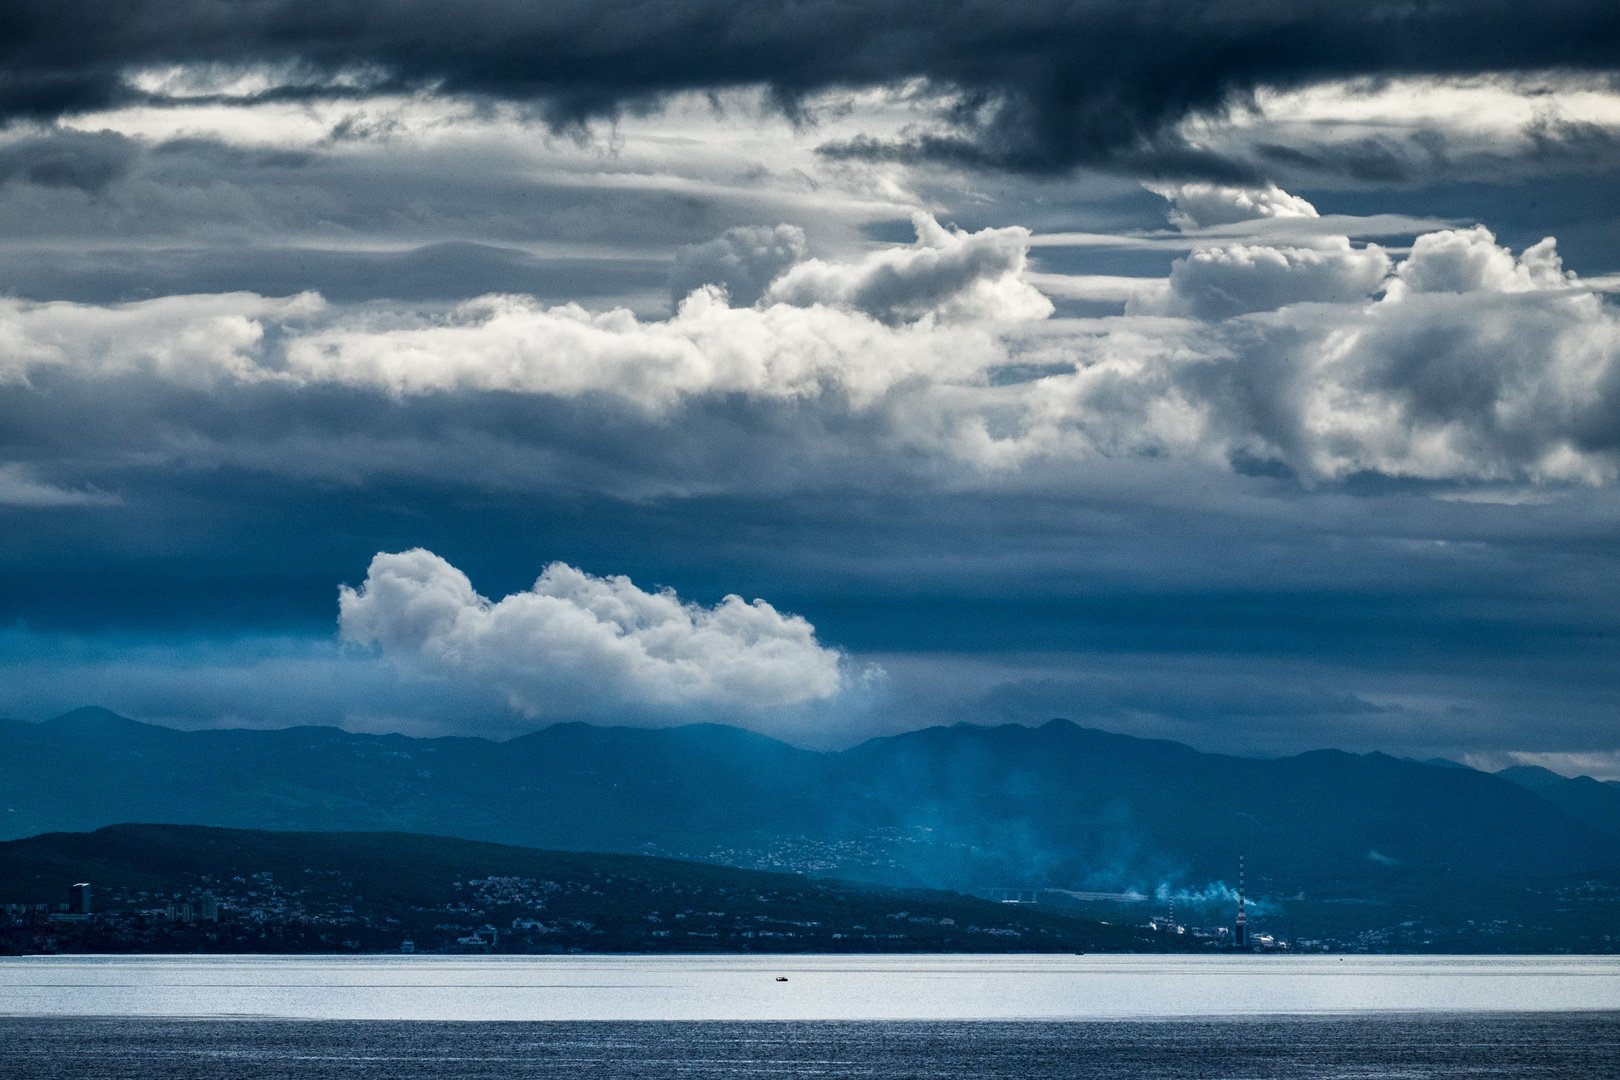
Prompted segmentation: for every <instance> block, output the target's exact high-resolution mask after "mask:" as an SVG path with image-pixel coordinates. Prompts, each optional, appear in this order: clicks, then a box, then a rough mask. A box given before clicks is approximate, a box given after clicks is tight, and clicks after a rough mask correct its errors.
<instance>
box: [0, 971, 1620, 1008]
mask: <svg viewBox="0 0 1620 1080" xmlns="http://www.w3.org/2000/svg"><path fill="white" fill-rule="evenodd" d="M779 977H785V978H786V979H787V981H786V982H780V981H778V978H779ZM1587 1010H1620V961H1615V960H1610V959H1604V958H1597V957H1574V958H1567V959H1566V958H1561V957H1559V958H1553V957H1427V956H1424V957H1418V956H1391V957H1346V958H1342V959H1341V958H1338V957H1331V956H1320V957H1317V956H1313V957H1299V958H1275V957H1196V958H1185V957H1161V956H1001V957H982V956H924V957H916V956H871V957H836V958H833V957H815V956H778V957H762V956H736V957H712V956H704V957H680V956H677V957H669V956H660V957H642V956H592V957H552V956H514V957H405V956H397V957H396V956H383V957H331V958H326V957H309V956H294V957H263V956H231V957H194V956H173V957H170V956H163V957H154V956H143V957H21V958H14V959H5V960H0V1015H10V1016H170V1017H277V1018H284V1019H320V1020H1022V1019H1030V1020H1085V1019H1106V1018H1130V1017H1171V1016H1186V1017H1193V1016H1265V1015H1278V1014H1320V1013H1356V1012H1414V1011H1427V1012H1547V1011H1552V1012H1570V1011H1587Z"/></svg>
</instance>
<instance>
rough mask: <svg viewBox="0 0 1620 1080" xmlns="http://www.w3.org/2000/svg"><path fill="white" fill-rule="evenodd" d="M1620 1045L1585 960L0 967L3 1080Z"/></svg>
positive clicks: (1250, 1065) (1591, 1067) (1278, 1066)
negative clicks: (783, 979) (783, 980)
mask: <svg viewBox="0 0 1620 1080" xmlns="http://www.w3.org/2000/svg"><path fill="white" fill-rule="evenodd" d="M779 978H786V980H787V981H786V982H781V981H778V980H779ZM1617 1046H1620V963H1616V962H1614V961H1610V960H1603V959H1595V958H1572V959H1565V958H1548V957H1489V958H1473V957H1470V958H1436V957H1372V958H1366V957H1363V958H1345V959H1342V960H1341V959H1339V958H1336V957H1309V958H1270V957H1246V958H1236V957H1200V958H1193V959H1189V958H1172V957H1130V956H1127V957H1089V956H1088V957H955V956H937V957H856V958H848V957H840V958H827V957H720V958H716V957H655V958H648V957H585V958H579V957H510V958H508V957H474V958H466V957H366V958H317V957H220V958H205V957H134V958H126V957H120V958H94V957H88V958H87V957H60V958H58V957H27V958H18V959H5V960H0V1077H3V1078H5V1080H68V1078H72V1080H86V1078H89V1080H151V1078H158V1077H161V1078H175V1080H281V1078H286V1080H428V1078H435V1080H485V1078H489V1080H494V1078H497V1077H499V1078H502V1080H509V1078H516V1080H523V1078H529V1077H536V1078H538V1077H548V1078H549V1077H570V1078H584V1080H665V1078H668V1080H677V1078H679V1080H710V1078H713V1080H721V1078H725V1080H735V1078H743V1077H806V1078H808V1077H817V1078H830V1080H844V1078H849V1080H855V1078H867V1080H911V1078H918V1080H920V1078H925V1077H926V1078H936V1077H937V1078H942V1080H944V1078H949V1080H1003V1078H1005V1080H1014V1078H1016V1080H1201V1078H1208V1080H1307V1078H1309V1080H1372V1078H1402V1080H1405V1078H1412V1080H1417V1078H1422V1080H1463V1078H1468V1080H1541V1078H1548V1080H1551V1078H1559V1080H1564V1078H1576V1080H1580V1078H1585V1077H1594V1078H1603V1077H1620V1052H1617V1050H1616V1049H1615V1048H1616V1047H1617Z"/></svg>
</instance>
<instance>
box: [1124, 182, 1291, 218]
mask: <svg viewBox="0 0 1620 1080" xmlns="http://www.w3.org/2000/svg"><path fill="white" fill-rule="evenodd" d="M1147 187H1148V190H1149V191H1152V192H1153V193H1154V194H1155V195H1162V196H1164V197H1165V198H1166V199H1169V200H1170V201H1171V202H1172V203H1174V204H1175V209H1174V210H1172V211H1170V221H1171V223H1172V224H1174V225H1176V226H1177V227H1178V228H1181V229H1203V228H1208V227H1209V226H1211V225H1230V224H1232V223H1234V222H1238V221H1253V220H1255V219H1256V218H1278V217H1312V218H1313V217H1316V216H1317V213H1316V207H1314V206H1312V205H1311V204H1310V203H1309V202H1307V201H1306V200H1304V199H1302V198H1300V197H1299V196H1298V195H1290V194H1289V193H1288V192H1286V191H1284V190H1282V189H1281V188H1279V187H1277V185H1275V184H1271V185H1268V186H1266V187H1229V186H1226V185H1222V184H1203V183H1191V184H1149V185H1147Z"/></svg>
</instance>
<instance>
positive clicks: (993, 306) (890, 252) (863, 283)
mask: <svg viewBox="0 0 1620 1080" xmlns="http://www.w3.org/2000/svg"><path fill="white" fill-rule="evenodd" d="M911 222H912V225H913V227H915V228H916V230H917V242H916V243H914V244H913V245H911V247H909V248H885V249H884V250H882V251H877V252H873V253H872V254H870V255H868V256H867V257H866V258H864V259H862V260H860V261H859V262H855V263H837V262H826V261H823V260H821V259H808V260H806V261H804V262H801V263H799V264H798V265H796V266H792V267H790V268H789V269H788V270H787V271H785V272H784V273H783V274H782V275H781V276H780V277H778V278H777V279H776V280H775V281H773V282H771V284H770V287H769V288H768V289H766V290H765V296H764V297H763V299H762V300H761V303H763V304H792V305H794V306H797V307H808V306H810V305H812V304H826V305H829V306H832V307H839V308H846V309H851V310H854V311H862V312H865V313H866V314H868V315H871V316H872V317H874V318H876V319H879V320H880V321H882V322H885V323H902V322H911V321H914V320H917V319H921V318H924V317H926V316H934V317H936V318H940V319H944V320H947V321H963V320H968V319H1044V318H1045V317H1046V316H1048V315H1050V314H1051V313H1052V302H1051V301H1050V300H1048V299H1046V297H1044V296H1042V295H1041V294H1040V292H1039V291H1037V290H1036V289H1035V288H1034V287H1033V286H1031V285H1030V284H1029V283H1028V282H1026V281H1024V280H1023V279H1022V277H1021V276H1020V275H1021V274H1022V273H1023V271H1024V267H1025V264H1026V262H1027V261H1028V256H1029V237H1030V233H1029V230H1028V229H1024V228H1020V227H1017V226H1014V227H1012V228H1006V229H983V230H981V231H979V232H976V233H966V232H962V231H961V230H956V231H952V230H949V229H946V228H945V227H943V226H942V225H940V224H939V222H937V221H935V220H934V218H933V217H932V216H931V215H928V214H921V213H919V214H915V215H913V216H912V219H911Z"/></svg>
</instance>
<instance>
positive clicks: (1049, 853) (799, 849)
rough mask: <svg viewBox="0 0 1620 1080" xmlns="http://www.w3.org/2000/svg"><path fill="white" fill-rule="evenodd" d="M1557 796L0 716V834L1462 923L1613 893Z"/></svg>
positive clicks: (1047, 761) (1125, 769)
mask: <svg viewBox="0 0 1620 1080" xmlns="http://www.w3.org/2000/svg"><path fill="white" fill-rule="evenodd" d="M1569 783H1570V784H1575V783H1576V782H1575V781H1570V782H1569ZM1594 783H1595V782H1594ZM1558 790H1559V791H1560V792H1561V793H1562V794H1560V795H1559V797H1558V800H1554V799H1551V798H1549V797H1548V795H1547V793H1546V791H1543V790H1541V789H1537V790H1531V789H1529V788H1527V787H1526V786H1524V785H1523V784H1521V783H1515V782H1514V781H1513V778H1512V777H1508V776H1494V775H1491V774H1488V773H1484V772H1480V771H1477V770H1473V769H1467V768H1453V767H1449V766H1435V765H1429V764H1422V763H1413V762H1407V761H1400V760H1397V759H1395V758H1393V757H1390V756H1388V755H1384V754H1365V755H1356V754H1348V753H1344V752H1341V751H1335V750H1321V751H1314V752H1311V753H1307V754H1301V755H1298V756H1295V757H1290V758H1281V759H1275V760H1262V759H1254V758H1239V757H1229V756H1225V755H1219V754H1204V753H1200V752H1198V751H1195V750H1193V749H1191V748H1190V747H1187V746H1183V745H1181V744H1178V743H1173V742H1165V741H1157V740H1145V739H1136V738H1132V737H1129V736H1125V735H1118V734H1113V733H1109V732H1102V731H1096V730H1090V729H1086V728H1081V727H1078V726H1076V725H1074V724H1072V723H1069V722H1068V721H1065V720H1054V721H1051V722H1049V723H1047V724H1044V725H1042V726H1040V727H1038V728H1030V727H1022V726H1017V725H1005V726H1001V727H975V726H970V725H957V726H954V727H937V728H929V729H926V730H922V731H914V732H910V733H907V734H904V735H897V736H891V737H886V738H881V739H873V740H870V741H868V742H866V743H863V744H861V745H859V746H856V747H853V748H851V749H849V750H845V751H841V752H838V753H818V752H813V751H808V750H801V749H797V748H795V747H792V746H788V745H787V744H784V743H781V742H777V741H775V740H773V739H769V738H767V737H765V736H762V735H758V734H755V733H752V732H747V731H743V730H740V729H736V728H730V727H724V726H720V725H712V724H700V725H692V726H688V727H680V728H668V729H650V730H649V729H639V728H612V727H594V726H590V725H586V724H577V723H574V724H559V725H555V726H553V727H549V728H545V729H543V730H541V731H537V732H534V733H532V734H529V735H524V736H521V737H519V738H516V739H513V740H511V741H509V742H505V743H494V742H489V741H486V740H482V739H474V738H440V739H413V738H407V737H405V736H401V735H363V734H353V733H349V732H344V731H340V730H337V729H334V728H318V727H306V728H291V729H285V730H279V731H250V730H210V731H194V732H182V731H176V730H172V729H169V728H161V727H155V726H152V725H148V724H142V723H138V722H135V721H132V720H128V719H126V718H123V717H119V716H117V715H115V714H112V713H110V712H107V711H106V710H99V709H81V710H76V711H75V712H73V713H70V714H67V715H65V716H63V717H59V718H57V719H55V720H51V721H47V722H45V723H43V724H29V723H20V722H17V721H5V722H0V799H3V800H4V805H3V806H0V835H3V836H8V837H21V836H29V835H33V834H37V833H41V832H46V831H53V830H71V831H83V830H89V829H95V828H99V827H101V826H104V825H109V824H113V823H115V822H120V821H129V820H146V821H156V822H172V823H178V824H199V825H213V826H224V827H232V828H248V829H274V830H311V829H316V830H379V831H403V832H419V833H432V834H437V835H443V836H453V837H462V838H466V839H471V840H486V841H494V842H499V843H506V844H517V845H522V846H526V847H537V848H547V849H564V850H590V851H617V852H633V853H642V854H657V855H665V856H671V857H679V858H685V859H696V860H702V861H707V862H715V863H725V864H731V865H736V866H743V867H751V868H757V869H774V870H784V871H801V872H808V873H815V874H827V875H836V876H839V877H844V878H851V879H860V880H866V881H873V882H880V883H886V884H892V885H904V886H929V887H946V888H952V889H959V890H973V889H982V888H986V887H992V886H993V887H1000V888H1025V889H1028V888H1035V887H1043V888H1050V889H1061V890H1069V891H1071V892H1079V893H1124V892H1129V891H1136V892H1141V893H1144V894H1146V895H1149V896H1151V895H1154V894H1155V893H1158V892H1162V891H1165V890H1170V891H1176V890H1179V891H1181V892H1183V893H1189V892H1190V893H1194V894H1198V895H1207V896H1210V897H1216V896H1221V895H1227V894H1224V893H1223V892H1222V890H1223V889H1225V888H1227V887H1229V886H1230V885H1231V884H1234V883H1235V882H1234V878H1235V870H1236V862H1237V854H1238V852H1239V851H1244V852H1246V854H1247V860H1248V868H1249V884H1250V891H1251V893H1252V894H1253V896H1254V897H1255V898H1265V897H1270V898H1271V901H1270V902H1271V903H1272V905H1273V908H1275V909H1277V910H1280V908H1279V907H1278V905H1280V904H1281V902H1282V899H1283V898H1290V899H1289V904H1290V905H1291V906H1290V908H1289V910H1291V911H1296V912H1297V911H1299V910H1302V909H1301V908H1300V904H1301V903H1317V902H1320V903H1322V904H1328V903H1329V902H1330V901H1331V902H1333V903H1332V904H1331V906H1330V907H1324V908H1323V909H1322V910H1323V911H1324V912H1330V913H1334V914H1333V917H1334V918H1348V917H1349V916H1348V915H1346V914H1345V913H1346V912H1351V911H1353V910H1362V911H1368V910H1371V908H1372V907H1376V906H1377V905H1380V904H1382V905H1385V906H1386V907H1387V908H1389V911H1388V913H1387V914H1393V913H1394V911H1395V910H1396V909H1400V910H1404V911H1408V912H1412V913H1415V914H1417V915H1422V916H1430V915H1434V916H1441V915H1443V916H1444V917H1446V918H1447V919H1450V920H1452V921H1453V922H1455V923H1457V924H1459V925H1465V924H1466V919H1469V918H1472V919H1475V920H1476V921H1477V920H1478V919H1480V918H1481V917H1483V916H1486V915H1487V914H1489V913H1491V912H1499V911H1500V910H1505V909H1503V908H1502V905H1510V906H1511V905H1521V906H1522V905H1523V904H1524V903H1527V902H1528V901H1527V900H1526V899H1525V898H1526V897H1528V896H1531V895H1533V894H1532V893H1527V892H1526V890H1527V889H1528V890H1534V891H1535V893H1534V895H1539V894H1542V893H1548V892H1549V891H1556V890H1558V889H1562V888H1565V887H1574V885H1575V884H1577V883H1579V882H1583V881H1599V882H1614V881H1617V880H1620V840H1617V839H1616V834H1615V833H1613V832H1610V831H1606V830H1605V829H1604V828H1603V824H1604V823H1605V822H1607V821H1608V820H1609V819H1608V818H1604V817H1602V816H1601V815H1599V814H1598V813H1597V812H1596V811H1595V810H1592V809H1591V808H1587V807H1585V805H1584V804H1582V805H1580V806H1577V805H1576V803H1575V799H1574V796H1573V795H1569V794H1568V791H1574V792H1575V793H1576V794H1580V793H1581V791H1583V790H1584V788H1581V787H1579V786H1578V787H1577V788H1574V789H1568V791H1566V790H1565V789H1564V788H1560V789H1558ZM1612 790H1613V789H1611V788H1608V787H1603V789H1602V794H1603V796H1604V797H1607V796H1608V795H1609V794H1611V793H1612ZM1559 800H1561V801H1559ZM1566 804H1567V805H1566ZM1349 901H1355V903H1349ZM1221 903H1226V901H1224V900H1223V901H1221ZM1216 914H1217V912H1216V911H1215V910H1214V909H1212V910H1211V913H1210V914H1209V916H1208V917H1209V918H1211V919H1213V918H1215V917H1216ZM1104 917H1106V916H1104ZM1321 917H1322V918H1324V919H1325V918H1327V917H1328V916H1327V915H1325V914H1324V915H1322V916H1321ZM1367 917H1368V918H1371V916H1367ZM1528 917H1529V916H1525V918H1528ZM1405 921H1409V922H1410V921H1412V920H1411V919H1410V918H1408V919H1407V920H1405ZM1527 925H1528V923H1527ZM1615 929H1617V930H1620V927H1616V928H1615ZM1599 936H1600V937H1601V935H1599Z"/></svg>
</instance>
